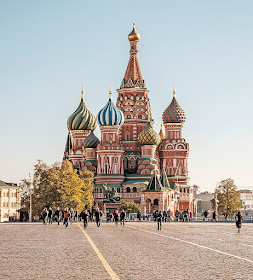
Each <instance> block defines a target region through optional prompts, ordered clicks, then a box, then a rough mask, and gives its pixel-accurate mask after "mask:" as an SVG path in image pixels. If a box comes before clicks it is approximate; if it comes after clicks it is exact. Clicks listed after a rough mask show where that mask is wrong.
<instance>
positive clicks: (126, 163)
mask: <svg viewBox="0 0 253 280" xmlns="http://www.w3.org/2000/svg"><path fill="white" fill-rule="evenodd" d="M124 167H125V169H128V159H127V158H126V157H125V158H124Z"/></svg>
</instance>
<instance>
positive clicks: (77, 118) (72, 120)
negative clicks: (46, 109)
mask: <svg viewBox="0 0 253 280" xmlns="http://www.w3.org/2000/svg"><path fill="white" fill-rule="evenodd" d="M67 125H68V129H69V130H91V129H92V130H95V129H96V127H97V122H96V117H95V116H94V115H93V114H92V113H91V112H90V111H89V109H88V108H87V107H86V104H85V103H84V100H83V96H82V98H81V102H80V104H79V106H78V108H77V109H76V110H75V112H74V113H73V114H72V115H71V116H70V117H69V118H68V121H67Z"/></svg>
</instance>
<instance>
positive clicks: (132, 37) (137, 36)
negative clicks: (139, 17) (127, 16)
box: [128, 23, 141, 41]
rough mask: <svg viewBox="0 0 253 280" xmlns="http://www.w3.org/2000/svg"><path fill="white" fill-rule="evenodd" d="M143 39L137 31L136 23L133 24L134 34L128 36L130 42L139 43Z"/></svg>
mask: <svg viewBox="0 0 253 280" xmlns="http://www.w3.org/2000/svg"><path fill="white" fill-rule="evenodd" d="M140 38H141V36H140V34H139V33H138V32H137V31H136V29H135V23H134V24H133V30H132V32H131V33H130V34H129V35H128V40H129V41H139V40H140Z"/></svg>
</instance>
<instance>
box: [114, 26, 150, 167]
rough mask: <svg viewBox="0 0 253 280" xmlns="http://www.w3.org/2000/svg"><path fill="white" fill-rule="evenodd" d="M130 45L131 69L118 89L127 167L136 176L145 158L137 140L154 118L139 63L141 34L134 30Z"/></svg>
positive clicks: (121, 135) (121, 134)
mask: <svg viewBox="0 0 253 280" xmlns="http://www.w3.org/2000/svg"><path fill="white" fill-rule="evenodd" d="M128 40H129V43H130V58H129V62H128V65H127V69H126V72H125V75H124V78H123V80H122V83H121V86H120V89H118V90H117V91H118V99H117V103H116V106H117V107H118V108H119V109H120V110H121V111H122V112H123V114H124V118H125V121H124V124H123V126H122V127H121V128H120V131H119V137H120V140H121V141H122V145H123V147H124V150H125V153H124V168H125V171H126V172H127V173H135V172H136V171H137V168H138V160H139V159H140V157H141V146H140V143H139V142H138V140H137V137H138V134H139V133H140V132H141V131H142V130H143V129H145V127H146V126H147V123H148V121H149V120H151V119H152V117H151V108H150V102H149V98H148V92H149V91H148V90H147V88H146V85H145V82H144V79H143V76H142V72H141V68H140V65H139V60H138V43H139V40H140V35H139V33H138V32H137V31H136V28H135V23H134V24H133V30H132V32H131V33H130V34H129V35H128Z"/></svg>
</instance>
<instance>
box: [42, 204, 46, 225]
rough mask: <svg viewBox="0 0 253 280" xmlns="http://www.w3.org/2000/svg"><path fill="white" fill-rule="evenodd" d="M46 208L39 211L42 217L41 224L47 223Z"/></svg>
mask: <svg viewBox="0 0 253 280" xmlns="http://www.w3.org/2000/svg"><path fill="white" fill-rule="evenodd" d="M47 213H48V211H47V208H44V209H43V210H42V212H41V216H42V219H43V224H44V225H46V223H47Z"/></svg>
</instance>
